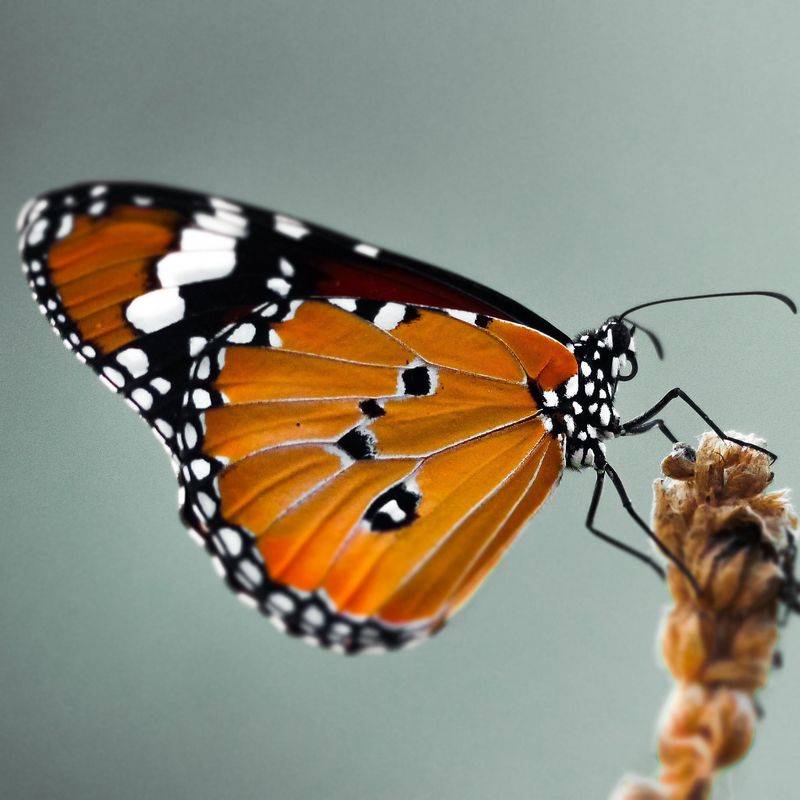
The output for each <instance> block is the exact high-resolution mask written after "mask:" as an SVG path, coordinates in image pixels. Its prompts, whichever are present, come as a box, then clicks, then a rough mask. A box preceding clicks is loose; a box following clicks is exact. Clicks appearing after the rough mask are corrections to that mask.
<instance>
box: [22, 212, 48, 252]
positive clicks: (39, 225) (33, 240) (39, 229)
mask: <svg viewBox="0 0 800 800" xmlns="http://www.w3.org/2000/svg"><path fill="white" fill-rule="evenodd" d="M47 225H48V222H47V219H46V218H45V217H43V218H42V219H37V220H36V222H34V223H33V225H31V229H30V231H28V237H27V242H28V244H29V245H30V246H33V245H37V244H39V242H41V241H42V239H44V232H45V231H46V230H47Z"/></svg>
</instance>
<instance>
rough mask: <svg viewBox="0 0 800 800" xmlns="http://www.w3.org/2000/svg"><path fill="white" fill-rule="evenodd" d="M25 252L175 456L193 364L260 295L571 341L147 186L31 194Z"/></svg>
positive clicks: (283, 221) (434, 282)
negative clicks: (461, 320) (411, 308)
mask: <svg viewBox="0 0 800 800" xmlns="http://www.w3.org/2000/svg"><path fill="white" fill-rule="evenodd" d="M19 228H20V231H21V238H20V249H21V252H22V258H23V263H24V268H25V272H26V274H27V277H28V281H29V283H30V286H31V289H32V291H33V295H34V298H35V299H36V301H37V302H38V304H39V307H40V309H41V311H42V312H43V313H44V314H45V315H46V317H47V318H48V320H49V321H50V324H51V325H52V326H53V328H54V329H55V330H56V332H57V333H58V334H59V336H60V337H61V338H62V339H63V341H64V343H65V345H66V346H67V347H68V348H70V349H71V350H73V351H74V352H75V354H76V355H77V356H78V358H79V359H80V360H82V361H85V362H87V363H88V364H89V365H90V366H91V367H92V368H93V369H94V370H95V372H97V373H98V375H100V377H101V378H102V379H103V380H104V381H105V382H106V384H107V385H108V386H109V387H110V388H112V389H113V390H115V391H119V392H121V393H122V394H123V395H124V396H125V397H126V399H127V400H128V401H129V402H130V404H131V405H132V406H133V407H134V408H135V409H136V410H137V411H138V412H139V413H140V414H141V415H142V416H143V417H144V418H145V419H146V420H147V422H148V423H149V424H150V425H151V427H152V428H153V429H154V430H155V432H156V433H157V434H158V436H159V437H160V438H161V439H162V440H163V441H164V443H165V444H166V446H167V448H168V450H169V451H171V452H172V453H174V452H175V442H174V428H175V424H176V416H177V412H178V410H179V408H180V397H181V396H182V393H183V389H184V386H185V383H186V379H187V376H188V369H189V365H190V364H191V362H192V360H193V358H194V356H195V355H196V354H197V353H198V352H199V351H200V349H201V348H202V347H203V345H204V344H205V343H206V341H207V340H208V339H209V338H211V337H213V336H215V335H216V334H217V333H218V332H219V331H220V329H221V328H222V327H224V325H226V324H227V323H230V322H232V321H234V320H237V319H240V318H241V317H243V316H244V315H246V314H248V313H249V312H251V311H252V309H253V308H254V307H255V306H257V305H259V304H261V303H270V304H273V305H275V306H276V308H277V309H278V313H282V314H285V313H286V312H287V310H288V308H289V304H290V303H291V301H292V300H294V299H298V298H308V297H332V296H341V295H349V296H353V297H358V298H359V303H360V306H361V308H362V309H366V310H368V309H369V308H372V307H376V306H379V305H380V304H381V302H383V301H387V300H394V301H397V302H403V303H418V304H426V305H431V306H438V307H446V308H452V309H457V310H462V311H465V312H470V313H472V314H487V315H492V316H495V317H498V318H502V319H510V320H517V321H521V322H524V323H526V324H528V325H532V326H533V327H538V328H539V329H540V330H543V331H545V332H546V333H548V334H549V335H551V336H553V337H554V338H556V339H557V340H558V341H561V342H564V343H566V342H567V341H568V340H567V339H566V337H564V335H563V334H561V333H560V332H559V331H557V330H556V329H555V328H554V327H553V326H551V325H550V324H549V323H547V322H546V321H545V320H544V319H542V318H540V317H538V316H537V315H535V314H532V313H531V312H530V311H528V310H526V309H525V308H524V307H522V306H520V305H519V304H518V303H516V302H515V301H513V300H510V299H509V298H505V297H503V296H502V295H500V294H498V293H496V292H494V291H492V290H490V289H488V288H486V287H482V286H480V285H479V284H477V283H474V282H472V281H469V280H467V279H465V278H461V277H459V276H457V275H454V274H452V273H449V272H446V271H445V270H441V269H439V268H437V267H433V266H430V265H427V264H423V263H421V262H417V261H414V260H412V259H408V258H404V257H402V256H399V255H397V254H394V253H390V252H388V251H384V250H380V249H379V248H377V247H375V246H373V245H369V244H366V243H364V242H361V241H358V240H356V239H351V238H349V237H347V236H343V235H341V234H338V233H335V232H333V231H329V230H326V229H324V228H320V227H318V226H315V225H311V224H309V223H307V222H303V221H300V220H297V219H294V218H292V217H289V216H287V215H285V214H280V213H275V212H271V211H264V210H260V209H256V208H253V207H250V206H246V205H244V204H241V203H235V202H231V201H229V200H224V199H222V198H217V197H212V196H208V195H201V194H196V193H192V192H186V191H181V190H177V189H170V188H166V187H161V186H154V185H149V184H133V183H103V184H82V185H78V186H73V187H70V188H68V189H63V190H60V191H55V192H51V193H49V194H46V195H43V196H42V197H40V198H37V199H35V200H32V201H30V202H29V203H28V204H26V206H25V207H24V208H23V209H22V211H21V213H20V217H19Z"/></svg>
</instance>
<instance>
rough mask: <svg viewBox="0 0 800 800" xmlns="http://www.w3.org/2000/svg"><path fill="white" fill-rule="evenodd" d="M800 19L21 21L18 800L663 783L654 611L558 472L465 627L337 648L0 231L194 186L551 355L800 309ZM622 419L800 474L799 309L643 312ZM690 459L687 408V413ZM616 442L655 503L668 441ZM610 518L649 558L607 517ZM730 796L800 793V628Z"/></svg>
mask: <svg viewBox="0 0 800 800" xmlns="http://www.w3.org/2000/svg"><path fill="white" fill-rule="evenodd" d="M798 33H800V7H798V6H797V5H796V4H793V3H786V2H764V3H759V4H753V3H746V2H731V0H727V1H726V2H709V3H704V4H699V5H698V4H695V3H689V2H676V3H670V4H656V3H641V2H636V1H635V0H628V1H626V2H615V3H595V2H566V3H549V2H538V1H537V2H531V0H524V2H523V1H519V2H505V3H497V2H494V3H492V2H486V3H467V2H451V1H450V0H447V1H446V2H437V3H430V2H418V1H417V0H413V1H411V2H403V3H390V2H375V1H374V0H373V1H372V2H368V1H366V0H365V1H364V2H352V1H350V0H340V2H337V3H324V2H274V1H272V0H270V1H267V0H251V1H250V2H238V0H237V1H236V2H219V1H218V0H217V2H208V0H193V1H192V2H188V0H181V1H180V2H176V1H174V2H170V3H166V4H156V3H152V4H151V3H128V2H120V0H103V2H99V0H81V2H64V0H52V2H47V1H46V0H32V1H31V2H28V3H13V4H12V3H9V4H6V5H5V7H4V9H3V25H2V28H1V29H0V71H1V74H2V75H3V79H2V82H0V108H1V109H2V119H0V143H1V144H2V158H1V159H0V165H1V166H0V171H2V182H1V183H0V211H1V212H2V217H1V218H2V219H3V220H5V222H4V223H3V224H2V227H1V229H2V231H3V233H2V236H0V248H2V253H3V269H2V271H0V326H2V331H1V333H0V335H1V337H2V347H1V348H0V359H2V381H1V382H0V393H1V394H2V399H1V400H0V404H1V405H0V408H2V411H1V412H0V413H1V414H2V417H0V424H1V425H2V457H1V458H2V460H1V461H0V470H2V481H0V492H2V498H1V501H2V507H3V510H4V514H3V522H2V526H1V527H2V532H1V533H0V632H1V636H2V651H1V652H0V794H2V796H3V797H8V798H39V797H42V798H44V797H48V798H50V797H57V798H60V799H61V800H71V798H80V799H81V800H90V799H91V798H109V797H113V798H116V799H117V800H128V798H131V799H132V798H142V797H149V798H171V800H179V799H180V798H192V799H193V800H200V799H203V798H219V797H226V798H228V797H229V798H242V799H243V800H249V799H250V798H267V797H268V798H271V800H302V799H304V798H326V800H336V799H337V798H347V799H348V800H352V798H369V800H395V798H397V799H399V798H403V800H407V799H410V800H426V799H427V798H437V800H438V799H439V798H459V800H478V799H483V798H498V797H500V798H520V799H521V798H531V797H534V798H545V799H547V798H578V797H581V798H589V797H598V798H601V797H605V796H607V794H608V793H609V791H610V790H611V788H612V787H613V786H614V784H615V783H616V781H617V780H618V779H619V777H620V776H621V775H622V774H623V773H625V772H627V771H631V770H634V771H640V772H645V773H649V772H651V771H652V770H653V769H654V768H655V759H654V755H653V728H654V722H655V719H656V716H657V714H658V711H659V708H660V707H661V704H662V701H663V699H664V697H665V693H666V691H667V690H668V687H669V682H668V680H667V677H666V675H665V674H664V672H663V670H662V668H661V666H660V662H659V659H658V657H657V655H656V646H655V637H656V630H657V626H658V623H659V620H660V618H661V615H662V613H663V609H664V606H665V602H666V594H665V589H664V587H663V586H662V585H660V584H659V583H658V582H657V581H656V580H655V579H654V577H653V576H652V575H651V573H650V572H649V571H648V570H647V569H646V568H644V567H642V566H641V565H639V564H638V563H636V562H635V561H634V560H633V559H630V558H627V557H625V556H624V555H621V554H620V553H618V552H616V551H614V550H612V549H611V548H610V547H606V546H603V545H602V544H600V543H598V542H597V541H595V540H594V539H593V538H592V537H591V536H590V535H589V534H588V533H586V532H585V531H584V529H583V520H584V516H585V513H586V508H587V504H588V500H589V496H590V493H591V487H592V476H591V474H579V475H576V474H568V475H566V476H565V478H564V481H563V482H562V485H561V487H560V488H559V490H558V491H557V492H556V494H555V496H554V497H553V499H552V500H551V501H550V502H549V503H548V505H547V506H546V508H545V509H544V510H543V511H542V512H541V513H540V514H539V515H538V516H537V518H536V519H535V520H534V522H533V523H532V524H530V525H529V527H528V530H526V531H525V533H524V534H523V536H522V537H521V539H520V540H519V542H518V543H517V545H516V546H515V547H514V548H513V550H512V552H511V553H510V555H509V556H508V557H507V558H506V560H505V561H504V562H503V563H502V564H501V565H500V566H499V568H498V569H497V570H496V572H495V573H494V574H493V575H492V576H491V577H490V579H489V580H488V582H487V584H486V585H485V586H484V588H483V589H482V590H481V591H480V592H479V593H478V595H477V596H476V598H475V599H474V600H473V602H472V603H471V604H470V605H469V607H468V608H467V609H466V610H464V611H463V612H462V613H461V614H460V615H459V616H458V617H457V618H456V619H455V620H454V621H453V623H452V624H451V625H450V626H449V627H448V628H447V629H446V630H445V631H444V632H443V633H442V634H441V635H440V636H438V637H436V638H435V639H434V640H433V641H431V642H429V643H428V644H426V645H425V646H424V647H422V648H420V649H417V650H414V651H412V652H408V653H400V654H396V655H389V656H382V657H360V658H354V659H345V658H342V657H339V656H336V655H333V654H331V653H327V652H320V651H317V650H314V649H312V648H309V647H307V646H305V645H304V644H302V643H300V642H298V641H295V640H291V639H288V638H285V637H283V636H281V635H280V634H278V633H277V632H276V631H275V630H273V629H272V627H271V625H269V624H268V623H267V622H266V621H265V620H264V619H263V618H262V617H260V616H259V615H258V614H255V613H253V612H252V611H249V610H247V609H246V608H244V607H243V606H241V605H240V604H239V603H237V602H236V601H235V599H234V598H233V597H232V596H231V595H230V594H229V593H228V591H227V590H226V589H225V588H224V587H223V585H222V584H221V582H220V581H219V580H218V579H217V577H216V576H215V574H214V572H213V570H212V569H211V565H210V562H209V561H208V559H207V557H206V556H205V554H204V553H203V552H202V551H201V550H200V549H198V548H197V547H195V546H194V545H192V544H191V543H190V541H189V540H188V538H187V536H186V534H185V532H184V530H183V527H182V525H181V524H180V522H179V521H178V516H177V512H176V489H175V485H174V480H173V477H172V471H171V469H170V467H169V464H168V463H167V459H166V458H165V457H164V454H163V453H162V451H161V449H160V448H159V447H158V445H157V443H156V442H155V441H154V440H153V437H152V436H151V435H150V434H149V433H148V431H147V429H146V428H145V427H144V426H143V425H142V424H141V422H139V420H138V419H137V418H136V417H135V415H134V414H132V413H131V412H130V411H129V410H128V409H126V408H125V406H124V404H123V403H122V402H121V401H120V400H119V399H117V398H114V397H112V396H111V395H110V394H109V393H108V392H107V391H106V390H105V389H104V388H103V387H102V386H101V385H100V383H99V382H98V381H97V380H96V378H95V377H94V376H93V375H92V374H91V372H90V371H89V370H87V369H86V368H84V367H81V366H80V365H79V364H78V363H77V361H75V359H73V358H72V357H71V356H70V355H68V354H67V353H66V352H65V351H64V349H63V348H62V347H61V346H60V345H59V343H58V342H57V341H56V339H55V338H54V337H53V336H52V334H51V333H50V332H49V331H48V326H47V325H46V324H45V322H44V320H42V319H40V317H39V314H38V312H37V310H36V307H35V306H34V304H33V303H32V302H31V300H30V296H29V292H28V288H27V286H26V284H25V281H24V280H23V279H22V277H21V274H20V271H19V261H18V256H17V251H16V237H15V234H14V231H13V221H14V218H15V215H16V212H17V210H18V207H19V206H20V204H21V203H22V202H23V201H24V200H26V199H27V198H28V197H29V196H30V195H32V194H34V193H37V192H40V191H44V190H46V189H49V188H52V187H55V186H61V185H64V184H67V183H70V182H73V181H83V180H91V179H126V178H128V179H137V180H156V181H161V182H164V183H174V184H177V185H182V186H186V187H190V188H196V189H201V190H206V191H210V192H214V193H215V194H217V195H222V196H229V197H232V198H235V199H240V200H244V201H248V202H251V203H255V204H259V205H263V206H267V207H271V208H276V209H280V210H283V211H286V212H289V213H291V214H294V215H297V216H299V217H303V218H306V219H310V220H313V221H316V222H319V223H322V224H325V225H327V226H329V227H333V228H337V229H340V230H342V231H344V232H348V233H351V234H354V235H356V236H359V237H363V238H364V239H366V240H367V241H370V242H375V243H376V244H379V245H383V246H386V247H391V248H393V249H396V250H398V251H400V252H403V253H406V254H408V255H411V256H415V257H417V258H421V259H424V260H427V261H430V262H432V263H436V264H440V265H442V266H445V267H448V268H450V269H454V270H456V271H458V272H461V273H463V274H465V275H468V276H470V277H472V278H475V279H478V280H480V281H483V282H485V283H488V284H490V285H491V286H493V287H494V288H496V289H498V290H500V291H502V292H505V293H507V294H511V295H512V296H514V297H515V298H517V299H518V300H520V301H521V302H523V303H525V304H526V305H528V306H530V307H532V308H533V309H535V310H536V311H538V312H539V313H540V314H544V315H546V316H547V317H548V318H550V319H551V320H552V321H553V322H554V323H555V324H556V325H558V326H559V327H560V328H562V329H563V330H565V331H568V332H573V333H576V332H578V331H579V330H580V329H582V328H585V327H589V326H595V325H597V324H599V323H601V322H602V321H603V320H604V319H605V318H606V317H607V316H608V315H610V314H612V313H614V312H620V311H622V310H623V309H624V308H626V307H628V306H630V305H633V304H636V303H639V302H644V301H647V300H653V299H657V298H661V297H665V296H670V295H677V294H686V293H697V292H709V291H718V290H746V289H752V288H769V289H775V290H780V291H784V292H787V293H789V294H791V295H793V296H794V297H795V298H796V299H797V298H800V278H799V277H798V259H799V258H800V226H798V218H800V49H798V47H797V41H798ZM639 318H640V321H641V322H642V324H645V325H649V326H651V327H652V328H654V329H655V330H656V331H657V332H658V333H659V334H660V335H661V336H662V337H663V341H664V344H665V347H666V351H667V357H666V360H665V361H664V362H658V361H657V360H656V358H655V356H654V354H653V351H652V347H651V346H650V345H649V343H648V342H647V341H646V340H645V339H644V338H642V339H641V341H640V343H639V349H640V374H639V377H638V378H637V380H636V381H634V382H633V383H631V384H626V385H624V386H623V387H622V391H621V392H620V394H619V396H618V404H619V408H620V410H621V412H622V414H623V417H628V416H632V415H634V414H635V413H637V412H638V411H640V410H642V409H644V408H646V407H647V406H649V405H650V404H652V403H653V402H654V401H655V400H656V399H658V398H659V397H661V395H662V394H663V393H664V392H665V391H667V390H668V389H670V388H672V387H673V386H676V385H680V386H682V387H683V388H685V389H686V390H687V391H688V392H689V393H690V394H691V395H692V396H693V397H694V398H695V399H696V400H697V401H698V402H699V403H700V404H701V405H702V406H703V407H704V408H705V409H706V410H707V411H708V412H709V413H710V414H711V415H712V416H713V417H714V418H715V419H716V420H718V421H719V422H720V424H721V425H723V426H724V427H727V428H735V429H737V430H741V431H745V432H757V433H759V434H760V435H762V436H764V437H765V438H766V439H767V440H768V442H769V446H770V447H772V448H773V449H774V450H776V451H778V452H779V453H780V454H781V455H782V457H781V459H780V460H779V461H778V463H777V464H776V484H777V485H778V486H784V485H789V486H795V487H797V486H800V460H799V459H798V456H797V454H798V452H800V434H799V433H798V425H797V400H796V397H797V394H796V393H797V389H798V360H797V352H798V334H799V333H800V326H799V323H798V319H797V318H796V317H792V316H791V314H790V313H789V312H788V311H787V310H786V309H785V308H784V307H782V306H780V305H779V304H777V303H774V302H770V301H767V300H764V299H746V300H726V301H713V302H704V303H692V304H685V305H672V306H665V307H663V308H654V309H650V310H648V311H646V312H642V313H641V314H640V315H639ZM668 419H669V424H670V426H671V427H672V428H673V430H675V431H676V433H677V434H678V435H679V436H681V437H683V438H685V439H687V440H692V439H693V437H695V436H696V435H698V434H700V433H701V432H702V431H703V430H704V426H703V424H702V423H701V421H700V420H698V419H697V418H696V417H694V416H693V415H692V414H690V413H688V412H686V411H685V410H684V409H682V408H680V407H679V406H675V407H670V409H669V412H668ZM668 450H669V448H668V446H667V443H666V441H665V440H663V439H662V438H660V437H659V435H658V434H657V433H654V434H652V435H649V436H643V437H640V438H639V439H637V440H625V441H620V442H617V443H612V446H611V447H610V458H611V460H612V463H614V464H615V465H616V467H617V470H618V471H619V473H620V474H621V476H622V477H623V479H624V480H625V482H626V484H627V486H628V488H629V490H630V493H631V495H632V497H633V499H634V501H635V503H636V505H637V506H638V508H639V509H640V510H642V512H643V513H645V514H647V512H648V509H649V506H650V498H651V482H652V480H653V479H655V478H656V477H657V476H658V474H659V461H660V459H661V458H662V457H663V456H664V455H665V454H666V453H667V452H668ZM600 519H601V522H602V525H603V527H604V528H605V529H606V530H608V531H611V532H615V533H617V534H618V535H620V536H622V537H623V538H625V539H626V540H627V541H630V542H632V543H636V544H640V545H641V544H643V541H642V539H643V537H642V536H641V534H640V533H639V532H638V531H637V530H636V529H635V528H634V526H633V524H632V523H631V522H630V520H629V519H628V518H627V516H626V515H625V514H624V512H623V511H622V510H621V509H620V507H619V505H618V503H617V502H616V501H615V499H614V498H613V497H611V496H609V497H608V500H607V502H606V503H605V504H604V506H603V509H602V512H601V516H600ZM782 648H783V650H784V656H785V667H784V669H782V670H780V671H778V672H776V673H775V674H774V675H773V676H772V679H771V682H770V686H769V687H768V689H767V690H766V691H765V692H763V693H762V694H761V702H762V704H763V706H764V708H765V709H766V718H765V719H764V720H763V721H762V722H761V724H760V725H759V729H758V732H757V738H756V743H755V746H754V749H753V751H752V752H751V754H750V755H749V756H748V758H747V759H746V761H745V762H744V763H743V764H742V765H740V766H739V767H737V768H736V769H735V770H733V771H732V772H731V773H730V774H729V775H728V776H726V777H725V779H724V780H723V782H722V788H721V790H720V791H719V792H718V794H717V795H716V796H718V797H734V796H735V797H738V798H754V797H772V798H788V797H791V796H796V786H797V769H796V761H797V745H798V738H797V719H798V717H799V716H800V691H798V689H797V686H798V678H797V676H798V675H800V622H798V621H797V620H795V621H794V624H792V625H791V626H790V627H789V629H788V630H786V631H785V632H784V636H783V640H782Z"/></svg>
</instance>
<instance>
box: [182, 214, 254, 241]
mask: <svg viewBox="0 0 800 800" xmlns="http://www.w3.org/2000/svg"><path fill="white" fill-rule="evenodd" d="M194 220H195V222H196V223H197V224H198V225H199V226H200V227H201V228H205V230H207V231H211V232H212V233H221V234H222V235H223V236H235V237H236V238H239V239H241V238H242V237H243V236H244V235H245V233H246V231H247V220H245V218H244V217H239V216H237V215H234V214H225V215H224V216H223V212H218V213H217V214H216V215H211V214H203V213H202V212H198V213H197V214H195V215H194Z"/></svg>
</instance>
